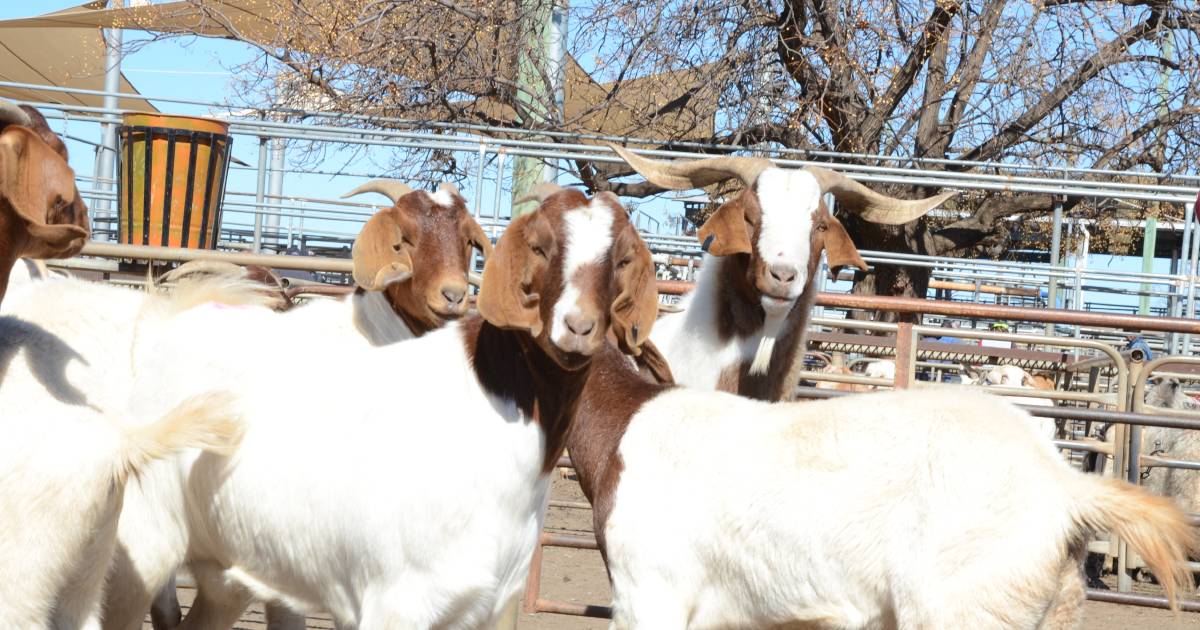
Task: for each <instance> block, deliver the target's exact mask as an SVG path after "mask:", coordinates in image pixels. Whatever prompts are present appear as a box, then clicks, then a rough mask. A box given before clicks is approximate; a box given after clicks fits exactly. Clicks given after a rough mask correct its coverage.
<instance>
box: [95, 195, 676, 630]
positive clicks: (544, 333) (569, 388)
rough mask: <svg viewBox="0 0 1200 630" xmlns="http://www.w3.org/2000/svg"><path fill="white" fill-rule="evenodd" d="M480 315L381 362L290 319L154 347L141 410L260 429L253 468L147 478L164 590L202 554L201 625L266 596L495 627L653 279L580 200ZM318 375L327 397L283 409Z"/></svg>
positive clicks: (225, 619)
mask: <svg viewBox="0 0 1200 630" xmlns="http://www.w3.org/2000/svg"><path fill="white" fill-rule="evenodd" d="M478 307H479V311H480V313H481V315H482V319H481V318H480V317H472V318H469V319H467V320H466V321H464V322H462V323H456V324H452V325H451V326H449V327H447V328H445V329H442V330H438V331H434V332H431V333H429V334H427V335H425V336H423V337H421V338H419V339H415V340H412V341H409V342H406V343H403V344H392V345H388V346H382V347H369V346H366V345H365V344H346V343H340V342H324V341H322V340H320V339H314V340H313V341H312V343H310V344H308V345H306V346H305V347H303V348H299V347H280V346H278V345H277V344H273V343H270V340H269V339H268V338H267V337H268V334H267V333H268V332H269V331H271V330H273V327H274V325H275V324H274V322H275V321H276V320H277V319H278V318H279V316H278V315H276V314H273V313H267V312H263V311H256V310H240V311H239V310H233V309H218V308H202V309H195V310H193V311H191V312H190V314H189V315H186V316H184V317H181V318H177V319H175V320H173V321H172V322H171V328H170V329H168V330H163V331H161V335H160V337H159V338H157V339H156V340H154V341H153V342H150V341H149V340H147V341H146V342H145V343H143V344H141V347H143V348H148V347H149V345H150V344H151V343H153V344H154V345H155V347H156V350H157V354H156V355H155V356H153V357H146V362H144V363H140V364H139V381H138V387H137V388H136V391H137V392H138V393H139V394H140V396H139V397H138V400H139V401H140V402H141V403H142V404H144V405H145V406H146V407H148V408H153V409H157V408H158V407H161V406H163V405H167V404H170V402H171V401H172V400H174V399H176V398H179V397H180V396H183V395H186V394H187V393H188V392H189V391H190V390H192V389H194V388H195V386H196V383H197V382H204V383H208V384H212V383H221V384H228V385H230V386H232V387H234V388H235V389H236V391H237V392H238V394H239V404H238V408H239V409H240V410H241V411H242V412H243V414H244V417H245V419H246V424H247V431H246V435H245V438H244V440H243V443H242V446H241V448H240V449H239V452H238V455H237V457H236V458H233V459H231V460H228V461H204V460H201V461H191V460H189V459H186V458H184V459H181V460H180V462H179V465H178V466H177V467H176V468H174V469H170V470H164V469H163V468H158V469H155V470H153V471H151V472H150V473H148V475H147V476H152V477H153V479H152V480H150V481H149V482H148V483H147V485H148V486H149V485H151V484H152V485H153V487H156V488H159V489H160V490H161V491H162V492H163V494H162V495H155V496H153V497H149V496H147V497H146V498H145V500H146V501H147V502H148V506H150V507H149V508H147V509H145V510H143V511H140V512H137V513H140V514H143V515H147V514H148V515H150V516H152V517H153V518H150V519H149V520H147V521H146V522H144V523H143V524H142V526H141V528H140V530H139V531H140V533H141V537H140V538H131V539H130V540H129V544H130V546H129V548H128V550H127V551H128V553H130V554H133V555H135V556H137V557H138V560H137V561H136V562H135V563H134V564H136V565H137V566H139V567H143V568H144V567H148V566H149V565H150V564H151V562H150V560H151V558H150V557H151V556H153V557H156V561H157V562H158V563H159V569H158V571H159V574H158V577H159V580H160V581H159V582H158V584H154V583H148V585H149V586H150V587H151V588H157V587H158V586H159V585H160V584H161V583H162V580H163V579H165V577H166V576H168V575H170V573H171V572H172V571H174V569H175V566H177V565H178V563H179V562H180V561H182V560H183V559H184V554H185V553H186V554H187V557H188V560H189V564H190V566H191V567H192V570H193V574H194V575H195V577H196V579H197V580H198V582H199V583H200V584H202V585H203V587H204V588H203V590H202V591H200V594H201V595H202V596H203V597H202V598H198V599H197V601H196V603H195V604H194V606H193V609H192V611H191V612H190V613H189V615H188V617H187V618H186V619H185V620H184V622H183V627H185V628H193V627H202V628H208V627H228V626H229V625H230V623H232V621H233V620H235V619H236V618H237V615H239V614H240V612H241V611H242V609H243V608H244V606H245V604H246V602H247V600H248V599H249V598H251V597H259V598H263V599H267V600H276V601H282V602H285V603H289V604H291V605H293V606H296V607H302V608H314V607H319V608H322V609H324V610H327V611H329V612H331V613H332V614H333V615H334V617H335V619H336V620H337V623H338V624H339V627H342V628H355V627H364V628H377V627H416V628H427V627H441V628H474V627H484V626H487V625H488V624H491V623H494V622H495V620H496V619H497V618H498V616H499V615H500V613H501V611H502V609H504V608H505V607H506V606H507V605H510V604H513V603H515V596H516V594H517V593H518V591H519V589H520V585H521V582H522V580H523V579H524V575H525V572H526V570H527V568H528V563H529V559H530V554H531V552H532V549H533V546H534V545H535V544H536V541H537V537H538V535H539V533H540V529H541V521H542V506H543V505H544V500H545V496H546V493H547V492H548V488H549V472H550V471H551V470H552V469H553V466H554V462H555V461H556V459H557V457H558V456H559V454H560V453H561V444H562V441H563V439H564V438H565V434H566V433H567V432H568V429H569V419H570V416H571V415H572V414H571V412H572V411H573V409H574V405H575V400H576V397H577V395H578V392H579V389H580V388H581V387H582V379H583V378H584V377H585V376H586V374H587V366H588V364H589V360H590V356H592V355H593V354H594V353H595V352H596V351H597V350H599V348H601V347H602V346H604V344H605V338H606V336H607V335H613V336H614V337H615V339H617V341H618V343H619V344H620V345H621V346H622V347H623V348H624V349H626V351H628V352H630V353H634V354H637V353H640V352H643V350H642V349H641V346H642V344H643V343H644V342H645V340H646V337H647V335H648V333H649V331H650V330H651V329H652V325H653V322H654V317H655V314H656V311H657V294H656V292H655V285H654V274H653V265H652V263H651V262H650V256H649V251H648V249H646V247H645V244H644V243H642V241H641V239H640V238H639V237H638V236H637V233H636V231H635V230H634V229H633V226H632V225H631V224H630V223H629V221H628V218H627V217H626V215H625V212H624V210H623V209H622V208H621V207H620V205H619V202H618V201H617V200H616V198H615V197H613V196H611V195H604V194H601V195H598V196H597V197H595V198H594V199H592V200H590V201H589V200H588V199H586V198H585V197H584V196H583V195H581V194H580V193H579V192H577V191H566V192H561V193H558V194H556V195H553V196H551V197H549V198H548V199H546V200H545V201H544V202H543V203H542V204H541V206H540V208H539V210H537V211H536V212H534V213H532V214H529V215H524V216H522V217H520V218H518V219H516V220H515V221H514V222H513V223H512V224H511V225H510V226H509V227H508V229H507V230H506V231H505V233H504V236H503V237H502V239H501V241H500V243H499V244H498V245H497V246H496V252H495V254H494V256H492V257H491V258H490V259H489V260H488V262H487V267H486V270H485V272H484V283H483V289H482V291H481V293H480V295H479V301H478ZM256 349H261V352H258V353H256V352H254V351H255V350H256ZM180 358H187V359H188V363H187V364H186V365H184V364H182V363H181V362H180V361H179V359H180ZM299 379H305V380H308V381H313V380H314V379H315V380H319V381H320V382H321V383H322V387H321V388H320V389H319V390H313V391H310V392H307V393H306V395H305V396H303V397H293V398H286V397H285V398H281V397H279V396H278V395H277V392H278V391H279V390H280V384H281V383H286V382H294V381H296V380H299ZM347 392H352V393H353V395H346V393H347ZM535 409H536V414H535ZM431 419H432V420H435V421H433V422H431V421H430V420H431ZM450 458H458V459H461V460H465V461H468V462H470V465H462V464H457V463H451V462H450ZM313 461H321V462H322V466H320V467H319V468H318V467H314V466H312V465H311V462H313ZM185 480H186V481H185ZM132 499H133V497H132V496H130V497H127V501H130V500H132ZM123 526H124V522H123ZM143 554H144V555H145V556H146V557H143ZM147 576H148V574H143V576H141V577H142V578H143V579H145V578H146V577H147ZM114 579H116V578H114ZM121 587H122V585H121V584H116V583H114V585H113V588H114V589H119V588H121ZM138 587H144V586H142V585H133V588H138Z"/></svg>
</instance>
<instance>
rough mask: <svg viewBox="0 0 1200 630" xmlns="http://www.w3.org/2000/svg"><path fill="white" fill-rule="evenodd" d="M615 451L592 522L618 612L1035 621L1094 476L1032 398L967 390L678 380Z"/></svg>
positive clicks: (1055, 585) (1070, 566)
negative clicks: (724, 386) (811, 394)
mask: <svg viewBox="0 0 1200 630" xmlns="http://www.w3.org/2000/svg"><path fill="white" fill-rule="evenodd" d="M981 444H984V445H986V448H981V447H980V445H981ZM619 454H620V458H621V461H622V464H623V472H622V473H621V478H620V482H619V486H618V488H617V490H616V493H615V496H614V503H613V508H612V512H611V513H610V516H609V518H608V520H607V524H606V527H605V529H604V535H605V539H606V545H607V559H608V567H609V570H610V572H611V576H612V582H613V594H614V602H613V606H614V624H613V626H614V628H622V629H623V628H647V629H649V628H652V629H654V630H673V629H682V628H685V627H686V628H690V629H708V628H765V627H784V626H785V625H786V626H787V627H792V625H788V624H789V622H791V623H793V624H794V623H796V622H801V621H806V622H809V623H810V624H811V625H805V626H804V627H812V628H886V627H900V628H1001V627H1005V628H1011V627H1021V628H1033V627H1037V625H1038V622H1039V620H1041V619H1042V617H1043V615H1045V614H1047V612H1048V610H1053V609H1054V607H1053V606H1052V605H1051V604H1052V602H1053V601H1054V599H1055V597H1056V596H1058V594H1059V592H1060V588H1061V587H1063V584H1064V583H1065V582H1064V580H1068V581H1069V580H1070V579H1072V578H1074V579H1075V580H1077V579H1078V569H1077V568H1076V566H1075V564H1074V561H1073V560H1072V559H1071V558H1070V557H1068V554H1067V551H1066V550H1067V547H1068V541H1069V540H1070V539H1071V537H1073V536H1075V535H1078V534H1077V533H1073V532H1078V530H1079V527H1078V526H1077V521H1076V520H1075V519H1076V518H1078V516H1079V514H1081V513H1085V512H1086V511H1087V510H1089V509H1092V508H1091V506H1093V505H1094V504H1095V502H1099V501H1102V499H1101V498H1100V497H1101V496H1102V495H1103V490H1102V489H1098V488H1097V487H1095V486H1093V485H1092V484H1095V483H1097V482H1095V481H1092V480H1090V479H1088V478H1086V477H1084V476H1082V475H1080V474H1078V473H1076V472H1074V471H1072V470H1071V469H1070V468H1069V467H1068V466H1067V465H1066V464H1065V463H1064V462H1063V460H1062V458H1061V457H1059V456H1058V454H1057V453H1056V452H1055V451H1054V450H1053V449H1052V448H1051V445H1050V444H1049V443H1048V442H1047V441H1046V440H1045V439H1044V438H1041V437H1039V436H1038V435H1036V434H1035V433H1034V432H1033V431H1031V430H1030V425H1029V424H1028V416H1027V414H1025V413H1023V412H1021V411H1020V410H1018V409H1016V408H1014V407H1013V406H1012V405H1010V404H1008V403H1006V402H1004V401H1002V400H999V399H997V398H995V397H993V396H987V395H983V394H980V393H974V392H970V391H951V392H936V391H905V392H887V393H878V394H865V395H861V396H853V397H849V398H845V399H838V400H830V401H820V402H802V403H791V404H787V403H776V404H769V403H763V402H758V401H752V400H748V399H744V398H739V397H736V396H731V395H728V394H723V393H717V392H699V391H694V390H687V389H676V390H671V391H668V392H666V393H663V394H661V395H659V396H658V397H656V398H654V399H652V400H651V401H649V402H648V403H646V404H645V405H643V406H642V408H641V409H640V410H639V411H638V412H637V413H636V414H635V415H634V416H633V418H632V421H631V423H630V424H629V427H628V430H627V431H626V433H625V435H624V438H623V439H622V441H621V443H620V446H619ZM1079 595H1082V591H1079Z"/></svg>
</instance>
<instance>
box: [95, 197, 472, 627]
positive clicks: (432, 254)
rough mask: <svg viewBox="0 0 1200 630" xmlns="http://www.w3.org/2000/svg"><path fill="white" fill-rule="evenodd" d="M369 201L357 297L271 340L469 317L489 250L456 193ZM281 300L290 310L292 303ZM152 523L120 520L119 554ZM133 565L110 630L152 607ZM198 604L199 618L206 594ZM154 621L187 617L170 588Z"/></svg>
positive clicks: (338, 336) (322, 306) (367, 338)
mask: <svg viewBox="0 0 1200 630" xmlns="http://www.w3.org/2000/svg"><path fill="white" fill-rule="evenodd" d="M365 192H377V193H381V194H383V195H385V196H387V197H388V198H389V199H390V200H391V201H392V206H391V207H389V208H385V209H383V210H380V211H379V212H377V213H375V214H374V215H373V216H372V217H371V219H369V220H368V221H367V223H366V224H365V225H364V226H363V229H362V230H361V232H360V233H359V235H358V237H357V238H356V239H355V242H354V247H353V252H352V254H353V259H354V279H355V282H356V284H357V285H358V289H359V290H357V291H356V292H355V293H353V294H352V295H350V296H348V297H346V299H344V300H337V301H335V300H318V301H314V302H312V303H310V304H306V305H303V306H301V307H299V308H294V309H291V310H289V311H287V312H286V313H285V314H283V315H281V316H279V317H277V318H276V319H275V321H274V323H273V326H272V328H271V331H270V334H271V335H272V336H273V338H275V339H288V338H297V339H303V338H309V337H312V336H314V335H320V336H321V337H322V339H323V342H324V343H333V344H341V343H345V344H351V345H354V344H359V343H362V342H366V343H368V344H370V345H373V346H382V345H386V344H391V343H397V342H400V341H404V340H407V339H413V338H415V337H418V336H420V335H422V334H424V333H426V332H428V331H430V330H434V329H436V328H440V327H441V326H443V325H444V324H445V323H446V322H447V321H451V320H453V319H456V318H458V317H460V316H461V315H463V314H464V313H465V312H466V309H467V295H466V293H467V272H468V268H469V265H470V262H471V253H470V252H471V248H472V247H474V248H477V249H480V250H481V251H482V252H483V253H484V255H485V257H486V256H487V255H489V254H490V252H491V242H490V241H489V240H488V238H487V236H486V234H484V232H483V229H482V228H481V227H480V226H479V224H478V223H476V222H475V220H474V219H473V218H472V217H471V214H470V212H468V211H467V208H466V203H465V201H464V199H463V198H462V195H461V194H459V193H458V190H457V189H455V188H454V187H453V186H452V185H449V184H443V186H442V188H441V189H440V190H439V191H438V192H437V193H428V192H425V191H414V190H413V189H411V188H409V187H408V186H406V185H405V184H403V183H400V182H396V181H393V180H373V181H371V182H368V183H366V184H364V185H362V186H360V187H358V188H356V189H354V190H353V191H351V192H350V193H348V194H347V195H345V196H351V195H357V194H361V193H365ZM181 269H182V268H181ZM187 271H189V272H195V273H194V274H193V275H196V274H205V273H209V274H216V275H217V276H219V277H223V278H225V279H226V281H229V280H232V281H238V280H241V279H243V278H244V277H245V276H246V270H244V269H242V268H240V267H236V266H232V265H215V266H214V265H199V266H196V267H193V268H192V269H191V270H187ZM184 277H188V276H187V275H185V276H184ZM267 288H269V289H272V294H277V293H278V291H274V289H275V288H276V287H275V286H274V285H273V284H269V285H268V287H267ZM282 301H283V302H284V303H286V302H287V298H286V295H285V296H284V297H283V300H282ZM273 305H274V304H273ZM161 491H162V489H161V488H155V489H153V491H152V492H151V493H149V494H150V496H149V497H143V496H141V493H142V490H141V489H140V488H134V489H132V490H130V493H131V494H138V495H139V496H137V497H136V498H135V499H133V500H130V505H131V508H130V510H131V511H134V512H136V511H141V510H143V509H144V508H146V507H147V506H149V507H150V508H151V511H152V510H153V505H152V504H150V503H148V501H153V498H152V497H153V493H154V492H161ZM154 516H155V515H154V514H153V513H150V514H140V515H139V516H138V517H127V518H125V519H122V521H121V533H120V538H121V540H122V542H123V547H128V546H130V545H132V544H134V543H136V542H137V541H140V540H143V539H144V538H145V537H146V534H145V532H144V531H143V528H144V527H145V526H146V524H147V523H148V522H151V521H150V519H152V518H154ZM129 541H132V542H129ZM144 555H145V554H144ZM134 561H135V559H134V558H131V557H129V556H128V555H122V556H121V557H120V558H119V560H118V563H117V566H116V568H115V569H114V574H115V577H114V582H116V583H117V584H120V585H122V589H123V590H120V591H117V590H114V591H112V592H111V593H110V595H109V605H108V609H109V610H110V611H111V612H110V613H109V614H108V615H107V616H106V619H105V624H106V626H107V627H109V628H133V627H139V624H140V623H141V619H142V614H140V611H144V610H145V608H146V606H147V605H149V604H150V600H149V597H150V595H151V594H152V592H151V591H148V590H147V588H146V586H145V585H148V584H151V583H158V576H157V575H155V580H153V581H146V580H138V579H134V578H133V577H132V576H133V575H134V574H141V573H142V572H143V571H151V572H154V571H156V569H153V568H152V569H143V568H141V567H136V566H133V565H132V564H131V563H132V562H134ZM168 580H169V578H168ZM134 585H136V588H134V587H133V586H134ZM198 597H199V599H200V601H201V605H200V606H199V607H200V608H201V609H203V602H204V601H205V599H204V594H203V592H201V593H200V594H199V596H198ZM151 612H152V617H153V618H154V619H155V626H156V628H159V629H160V630H161V629H163V628H172V627H174V626H175V625H176V623H177V621H176V620H178V619H180V617H181V615H180V611H179V604H178V601H177V599H176V598H175V594H174V582H173V581H168V582H167V583H166V586H165V587H164V588H163V589H162V590H161V591H160V592H159V593H158V595H156V596H154V601H153V604H152V605H151ZM267 618H268V621H269V624H268V625H269V627H270V628H272V630H278V629H280V628H294V627H303V624H304V621H303V619H302V618H300V617H297V616H295V615H294V614H290V613H288V612H287V611H286V609H285V608H284V607H283V606H281V605H277V604H276V603H274V602H268V603H267Z"/></svg>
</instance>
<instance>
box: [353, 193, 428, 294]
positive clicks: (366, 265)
mask: <svg viewBox="0 0 1200 630" xmlns="http://www.w3.org/2000/svg"><path fill="white" fill-rule="evenodd" d="M403 223H404V221H403V220H402V218H401V216H400V212H399V211H398V210H396V209H395V208H394V207H393V208H386V209H384V210H380V211H379V212H376V213H375V215H374V216H372V217H371V218H370V219H368V220H367V223H366V225H364V226H363V229H362V231H361V232H359V233H358V238H356V239H354V246H353V247H352V248H351V250H350V251H351V256H352V257H353V258H354V283H355V284H357V285H358V286H360V287H362V288H363V289H364V290H366V291H382V290H384V289H385V288H387V286H388V285H389V284H392V283H395V282H403V281H405V280H408V279H409V278H411V277H412V271H413V262H412V257H411V255H410V254H409V252H408V246H407V245H405V244H404V229H405V228H404V227H403ZM409 229H411V227H410V228H409Z"/></svg>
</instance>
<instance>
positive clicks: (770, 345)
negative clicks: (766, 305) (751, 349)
mask: <svg viewBox="0 0 1200 630" xmlns="http://www.w3.org/2000/svg"><path fill="white" fill-rule="evenodd" d="M787 316H788V310H787V309H783V310H780V311H775V310H770V311H767V316H766V318H765V319H764V320H763V336H762V339H760V340H759V342H758V350H757V351H755V353H754V361H752V362H751V363H750V374H756V375H757V374H766V373H767V372H768V371H769V370H770V369H771V356H772V355H773V354H774V352H775V340H776V339H778V338H779V337H780V335H781V334H782V333H783V324H784V321H786V320H787Z"/></svg>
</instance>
